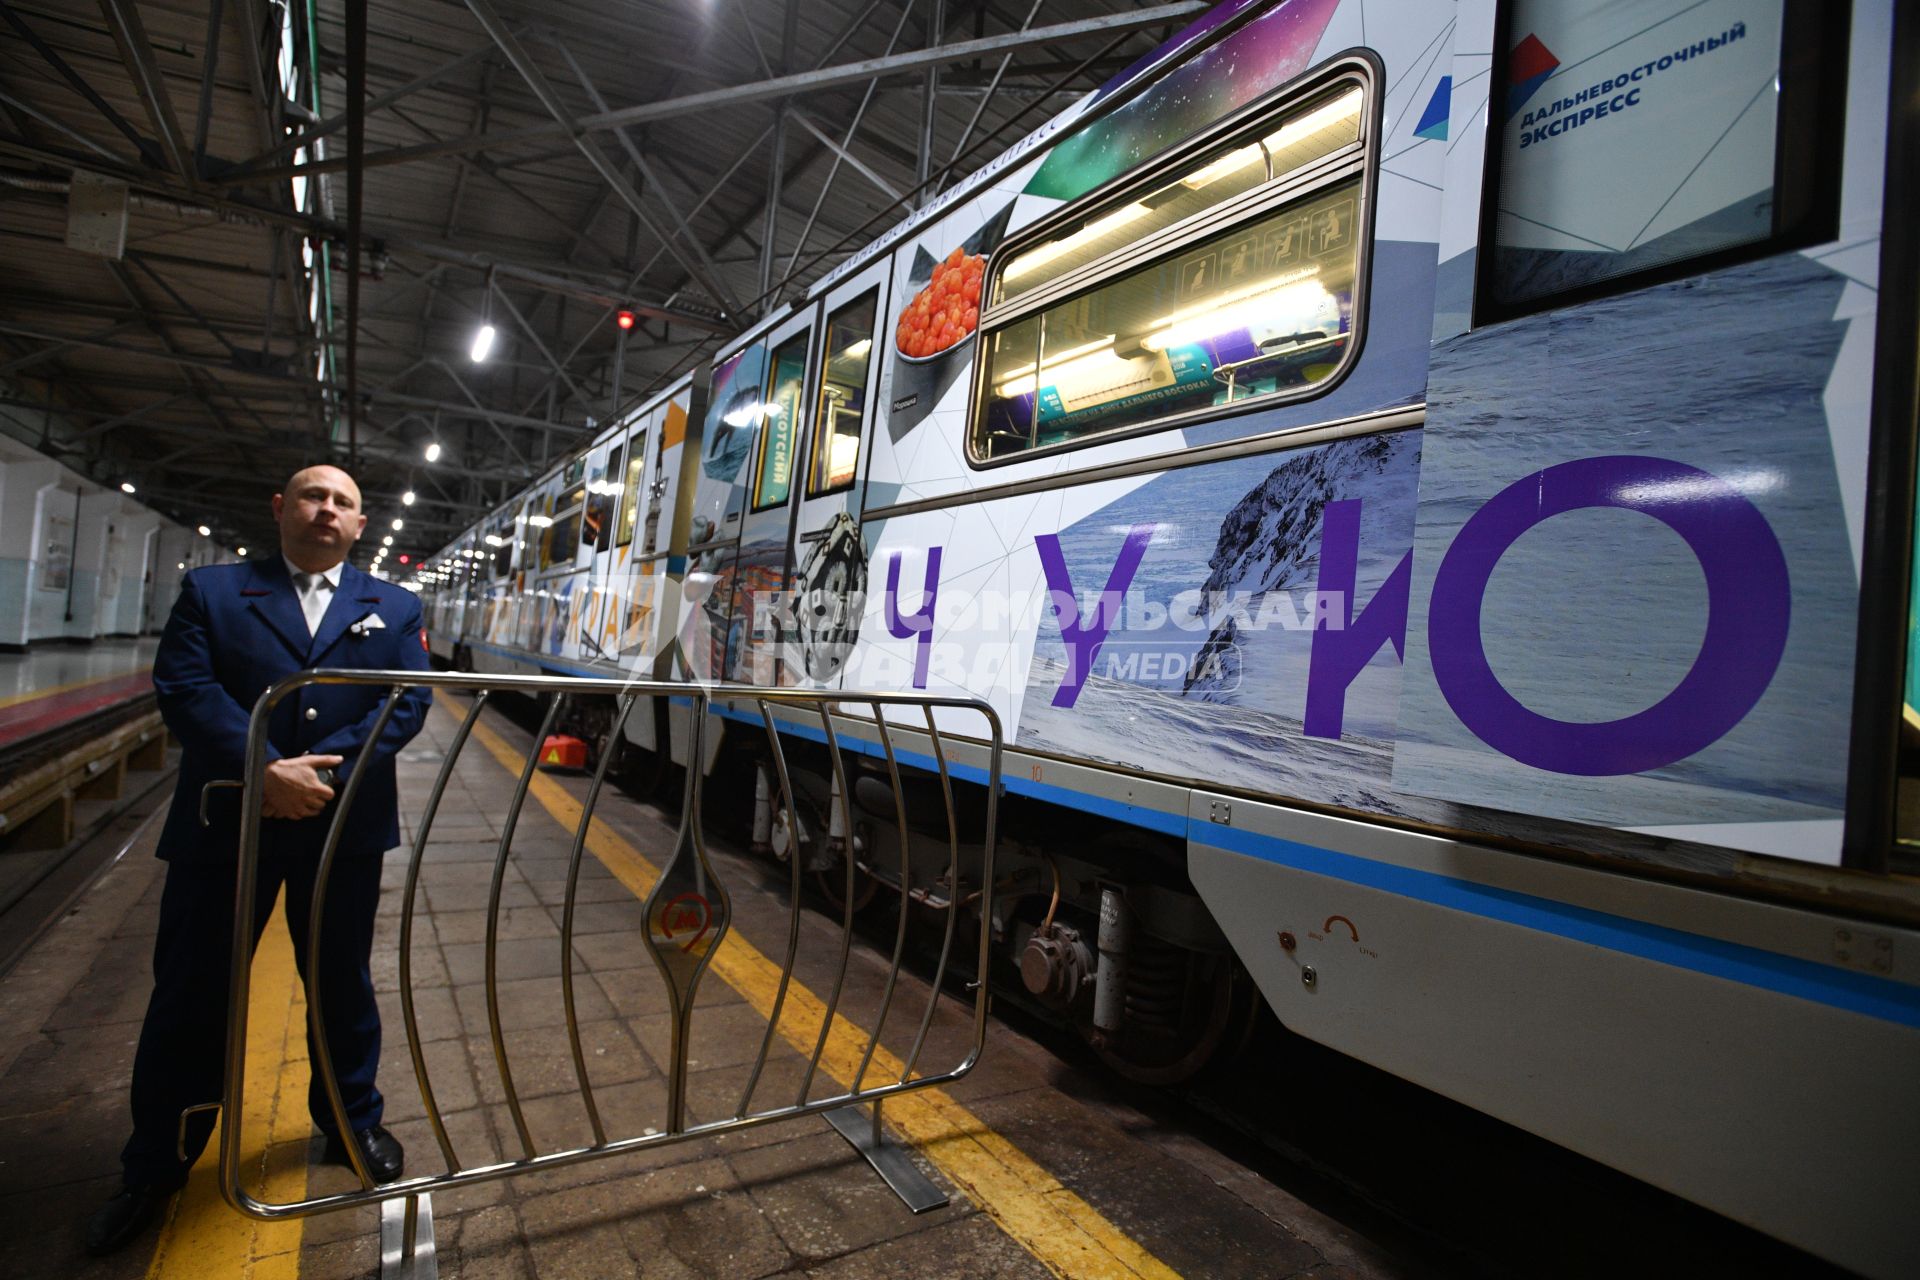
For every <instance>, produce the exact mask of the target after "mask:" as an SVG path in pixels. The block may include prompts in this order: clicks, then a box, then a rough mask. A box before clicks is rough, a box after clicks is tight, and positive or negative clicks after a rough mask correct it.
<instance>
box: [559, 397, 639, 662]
mask: <svg viewBox="0 0 1920 1280" xmlns="http://www.w3.org/2000/svg"><path fill="white" fill-rule="evenodd" d="M630 425H631V423H630V422H629V423H627V424H623V426H622V427H621V428H620V429H619V430H618V431H615V432H613V433H612V434H610V435H608V436H605V437H602V438H601V440H600V441H599V442H598V443H596V444H595V445H594V446H593V448H592V449H591V450H589V451H588V453H587V502H586V513H585V516H584V517H583V519H582V520H581V524H580V563H581V564H584V565H585V566H586V568H587V571H586V573H585V574H584V575H583V577H584V581H583V583H582V585H581V587H580V597H579V602H578V606H577V609H576V623H575V626H574V628H573V637H574V640H575V642H576V643H577V644H578V645H579V656H580V657H581V658H582V659H584V660H585V661H588V662H612V661H613V660H614V659H615V658H616V657H618V656H619V649H620V646H619V639H620V637H619V617H620V609H621V604H620V602H621V596H622V594H623V591H622V588H623V586H624V585H625V576H626V575H625V573H624V569H625V563H624V562H625V560H626V555H625V552H624V549H617V548H616V547H615V541H616V538H615V526H616V524H617V523H618V521H619V517H620V504H621V495H622V493H623V492H624V491H625V489H626V472H627V450H628V447H629V445H628V438H627V437H628V431H627V427H628V426H630Z"/></svg>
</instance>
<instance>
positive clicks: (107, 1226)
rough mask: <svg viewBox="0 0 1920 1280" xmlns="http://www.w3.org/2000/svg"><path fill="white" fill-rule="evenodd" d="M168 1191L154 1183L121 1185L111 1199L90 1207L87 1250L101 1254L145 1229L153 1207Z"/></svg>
mask: <svg viewBox="0 0 1920 1280" xmlns="http://www.w3.org/2000/svg"><path fill="white" fill-rule="evenodd" d="M172 1194H173V1193H172V1192H171V1191H160V1190H157V1189H155V1188H153V1187H122V1188H120V1193H119V1194H118V1195H116V1196H114V1198H113V1199H111V1200H109V1201H107V1202H106V1203H105V1204H103V1205H101V1206H100V1207H99V1208H98V1209H95V1210H94V1211H93V1216H92V1217H91V1218H88V1219H87V1228H86V1233H85V1239H86V1245H87V1252H88V1253H90V1254H92V1255H93V1256H94V1257H96V1258H104V1257H106V1256H107V1255H108V1254H110V1253H113V1252H115V1251H116V1250H118V1249H120V1248H121V1247H122V1246H123V1245H125V1244H126V1243H127V1242H128V1241H129V1240H132V1239H133V1238H134V1237H135V1236H137V1235H139V1234H140V1233H141V1232H142V1231H144V1230H146V1228H147V1224H148V1223H150V1222H152V1221H153V1217H154V1212H155V1210H157V1209H159V1207H160V1206H161V1205H163V1204H165V1203H166V1200H167V1197H168V1196H170V1195H172Z"/></svg>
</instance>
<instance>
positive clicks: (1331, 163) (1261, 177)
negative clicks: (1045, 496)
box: [968, 69, 1371, 465]
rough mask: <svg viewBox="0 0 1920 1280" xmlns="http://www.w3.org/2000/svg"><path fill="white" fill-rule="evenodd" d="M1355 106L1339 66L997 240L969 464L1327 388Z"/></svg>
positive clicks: (1360, 178)
mask: <svg viewBox="0 0 1920 1280" xmlns="http://www.w3.org/2000/svg"><path fill="white" fill-rule="evenodd" d="M1367 107H1368V84H1367V81H1366V80H1365V79H1364V78H1363V77H1362V75H1361V74H1360V72H1359V71H1358V69H1346V70H1343V71H1341V72H1339V73H1338V74H1336V75H1335V76H1333V77H1332V78H1331V81H1330V82H1323V83H1322V84H1321V85H1320V86H1318V87H1316V88H1313V89H1310V90H1308V91H1307V93H1306V94H1305V96H1304V97H1303V96H1301V95H1295V96H1294V97H1293V99H1292V100H1291V101H1290V102H1289V103H1287V104H1285V105H1283V106H1281V107H1279V108H1278V109H1268V110H1264V111H1260V112H1258V113H1257V114H1256V115H1255V116H1254V117H1253V118H1252V119H1251V120H1250V121H1249V122H1248V123H1246V124H1244V125H1241V126H1239V127H1236V128H1231V130H1230V132H1228V133H1227V136H1226V137H1225V138H1224V139H1223V138H1220V137H1218V136H1214V137H1212V138H1211V139H1209V140H1208V141H1207V142H1205V143H1202V144H1199V145H1197V146H1196V147H1195V148H1192V149H1189V150H1188V151H1187V152H1185V153H1184V154H1176V155H1172V156H1170V157H1168V159H1167V160H1166V161H1165V162H1164V163H1161V164H1157V165H1155V166H1154V169H1153V171H1152V172H1151V173H1149V174H1147V175H1145V176H1144V177H1143V178H1142V179H1140V180H1138V181H1136V182H1134V183H1132V184H1130V185H1129V186H1128V187H1125V188H1123V189H1121V190H1120V191H1119V192H1117V193H1107V194H1104V195H1103V196H1101V197H1099V198H1098V199H1097V202H1096V203H1093V204H1090V205H1089V206H1087V207H1085V208H1075V209H1072V210H1070V211H1068V212H1066V213H1065V214H1064V216H1062V217H1060V218H1058V219H1056V220H1053V221H1051V222H1048V223H1045V224H1043V225H1042V227H1040V228H1036V230H1035V232H1033V233H1031V234H1030V235H1028V236H1026V237H1023V238H1022V239H1021V240H1020V241H1019V242H1017V243H1016V244H1015V245H1013V246H1011V247H1010V248H1009V249H1008V250H1007V251H1005V252H1003V253H1001V254H1000V255H997V257H996V259H995V260H994V261H993V262H992V263H991V264H990V265H989V268H988V271H989V281H988V289H987V296H988V297H990V298H992V299H993V305H992V306H991V308H990V309H989V310H988V311H987V312H986V313H985V314H983V315H982V317H981V322H980V332H981V334H982V337H983V341H982V343H981V351H982V353H983V355H982V358H981V359H980V361H979V367H978V370H977V371H976V375H975V376H976V378H977V379H978V381H977V383H976V386H975V392H974V401H973V403H974V406H975V408H974V414H973V417H972V429H971V432H970V438H969V440H968V454H969V457H970V459H971V460H972V461H973V462H974V464H975V465H983V464H990V463H992V462H995V461H1005V460H1008V459H1010V458H1012V457H1015V456H1019V455H1023V454H1025V453H1027V452H1030V451H1032V450H1035V449H1045V448H1050V447H1066V446H1070V445H1073V444H1076V443H1079V442H1081V441H1082V440H1086V439H1090V438H1094V437H1105V436H1109V435H1112V434H1114V433H1116V432H1120V431H1129V432H1132V431H1141V430H1148V429H1155V428H1159V427H1164V426H1171V425H1174V424H1175V423H1176V422H1178V421H1180V420H1181V419H1182V418H1183V417H1186V416H1191V415H1196V414H1203V413H1207V412H1220V411H1223V410H1227V409H1228V408H1229V406H1231V408H1232V409H1235V410H1237V409H1238V408H1239V407H1240V406H1241V405H1243V404H1245V403H1248V402H1251V401H1255V400H1266V399H1269V398H1272V397H1287V398H1298V397H1301V396H1306V395H1312V394H1318V393H1319V392H1321V391H1324V390H1326V389H1327V388H1328V387H1330V386H1331V385H1332V383H1333V381H1334V380H1335V379H1336V377H1337V376H1338V375H1339V374H1340V373H1341V372H1342V371H1343V370H1344V369H1345V367H1346V365H1347V363H1348V362H1349V360H1350V358H1351V356H1352V353H1353V350H1354V347H1355V342H1354V337H1355V334H1356V332H1357V331H1358V327H1359V319H1360V317H1359V315H1358V314H1357V300H1358V299H1359V298H1360V296H1361V292H1362V277H1363V271H1364V258H1363V255H1362V253H1361V246H1362V244H1363V243H1364V241H1365V234H1364V232H1365V225H1366V199H1367V195H1366V192H1367V188H1366V186H1365V182H1364V179H1365V174H1366V167H1367V164H1368V163H1369V156H1368V151H1369V149H1370V145H1371V144H1370V142H1369V138H1370V136H1371V130H1370V128H1369V127H1368V111H1367Z"/></svg>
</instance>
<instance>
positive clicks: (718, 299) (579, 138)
mask: <svg viewBox="0 0 1920 1280" xmlns="http://www.w3.org/2000/svg"><path fill="white" fill-rule="evenodd" d="M467 8H468V9H469V10H471V11H472V13H473V16H474V17H476V18H478V19H479V20H480V25H481V26H482V27H484V28H486V32H487V34H488V35H490V36H492V37H493V42H494V43H495V44H497V45H499V46H500V52H502V53H503V54H505V55H506V57H507V61H508V62H510V63H512V64H513V68H514V70H515V71H518V72H519V73H520V78H521V79H522V80H525V81H526V82H527V87H528V88H529V89H531V90H533V95H534V97H536V98H538V99H540V105H542V106H543V107H545V108H546V109H547V111H548V113H549V114H551V115H552V116H553V118H554V122H555V124H556V125H557V126H558V127H559V129H560V131H561V132H562V133H564V134H567V135H568V136H570V137H571V138H572V139H573V144H574V146H576V147H578V148H579V150H580V154H581V155H583V156H585V157H586V158H587V163H588V164H590V165H592V166H593V167H594V169H595V171H596V172H598V173H599V175H600V176H601V177H602V178H604V179H605V180H606V182H607V185H608V186H609V187H611V188H612V189H613V193H614V194H615V195H616V196H618V197H619V198H620V202H621V203H622V204H624V205H626V206H627V208H628V209H630V210H632V211H633V215H634V217H636V218H639V219H640V221H641V223H642V224H643V225H644V226H645V227H646V228H647V230H648V231H649V232H651V233H652V234H653V235H654V236H655V237H656V238H657V239H659V240H660V242H661V243H662V244H664V245H666V246H667V247H668V251H669V252H671V253H672V254H673V256H674V260H675V261H677V262H678V263H679V264H680V266H681V269H682V270H684V271H685V272H686V273H687V274H688V275H690V276H692V277H693V278H694V279H695V280H697V281H699V283H700V287H701V288H703V289H705V290H706V291H707V296H708V297H710V298H712V299H713V300H714V302H715V303H716V304H718V305H719V306H720V307H721V308H722V309H723V310H724V311H725V312H726V313H727V314H728V315H735V314H737V313H738V312H739V310H740V306H739V303H738V302H736V301H735V300H734V297H733V293H732V291H731V290H730V289H728V288H727V286H726V284H725V283H724V282H723V281H722V280H721V279H720V278H719V276H718V275H717V274H715V273H714V272H713V271H711V270H709V269H708V265H707V264H705V263H703V262H701V261H700V256H701V255H698V254H696V255H694V256H693V257H691V258H689V257H687V256H686V255H683V254H682V253H681V252H680V251H679V250H676V249H674V248H673V247H672V245H673V242H672V240H671V239H670V238H669V237H668V236H667V234H666V232H664V231H663V230H661V228H660V225H659V223H658V222H656V221H655V220H654V217H653V214H652V213H651V212H650V211H649V210H648V209H647V207H646V205H645V203H644V202H642V201H641V199H640V193H639V192H638V191H635V190H634V189H633V185H632V184H631V183H629V182H628V181H627V177H626V175H625V174H624V173H621V172H620V169H619V166H617V165H615V164H614V163H613V161H612V160H611V159H610V158H609V157H608V156H607V154H606V153H605V152H604V151H602V150H601V149H600V146H599V144H598V143H597V142H595V141H593V139H591V138H588V137H587V136H585V134H584V133H583V132H581V131H579V130H578V129H577V128H576V127H575V126H574V124H573V122H572V120H571V118H570V115H569V113H568V110H567V104H566V103H564V102H562V101H561V100H560V95H559V93H558V92H557V91H556V90H555V89H554V87H553V85H552V84H551V83H550V82H549V81H548V80H547V77H546V74H545V73H544V72H543V71H541V70H540V68H539V66H538V65H536V64H535V62H534V60H533V55H532V54H530V53H528V52H527V48H526V46H525V45H523V44H521V43H520V41H519V39H518V38H517V37H516V36H515V35H514V34H513V32H512V31H511V30H510V29H509V28H508V27H507V24H506V21H505V20H504V19H502V18H501V16H500V13H499V11H498V10H496V9H495V8H494V7H493V5H492V3H491V2H490V0H467Z"/></svg>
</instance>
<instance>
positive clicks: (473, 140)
mask: <svg viewBox="0 0 1920 1280" xmlns="http://www.w3.org/2000/svg"><path fill="white" fill-rule="evenodd" d="M1208 7H1209V6H1208V5H1207V4H1206V3H1205V0H1174V3H1170V4H1162V5H1155V6H1153V7H1151V8H1147V9H1135V10H1131V11H1129V12H1126V13H1123V14H1114V15H1111V16H1107V17H1100V18H1085V19H1081V20H1080V21H1077V22H1062V23H1056V24H1054V25H1053V26H1048V27H1035V28H1033V29H1032V30H1031V31H1015V32H1009V33H1006V34H1003V35H995V36H986V37H983V38H980V39H977V40H956V41H954V42H953V43H951V44H944V45H941V46H939V47H937V48H933V49H915V50H912V51H909V52H907V53H896V54H891V55H889V56H887V57H884V58H868V59H864V60H862V61H859V62H849V63H844V64H842V65H840V66H835V67H823V68H820V69H817V70H814V71H802V72H798V73H796V74H793V75H787V76H776V77H774V78H773V79H771V80H762V81H760V82H758V83H756V84H742V85H732V86H729V87H727V88H724V89H714V90H709V91H707V92H703V93H692V94H686V95H684V96H682V97H678V98H668V99H665V100H663V101H660V102H643V103H640V104H638V105H636V106H631V107H621V108H618V109H616V110H613V111H602V112H598V113H596V114H593V115H586V116H578V117H573V118H567V117H565V116H564V115H563V116H562V117H561V118H560V119H558V120H556V121H555V122H554V123H553V124H545V125H528V126H525V127H523V128H519V129H507V130H502V131H500V132H498V133H494V134H483V135H471V136H468V137H465V138H449V139H448V140H447V141H445V142H440V143H429V144H426V145H423V146H417V147H392V148H388V149H387V150H384V151H376V152H374V153H373V154H371V155H369V156H368V157H367V158H366V161H365V167H367V168H380V167H383V166H386V165H395V164H410V163H412V162H414V161H417V160H431V159H436V158H438V157H441V156H450V155H465V154H467V153H469V152H473V151H485V150H494V149H498V148H500V147H503V146H507V145H510V144H514V143H520V142H531V141H537V140H540V139H546V138H572V139H575V140H576V141H577V140H578V139H579V138H581V137H583V136H585V135H587V134H592V133H603V132H605V131H607V130H609V129H618V128H622V127H625V126H627V125H635V124H644V123H646V122H648V121H651V120H667V119H671V118H673V117H675V116H684V115H695V114H698V113H700V112H703V111H713V110H717V109H721V108H725V107H734V106H741V105H743V104H745V103H749V102H764V101H766V100H768V99H771V98H785V97H794V96H797V95H800V94H807V93H817V92H819V91H820V90H822V89H833V88H838V87H839V86H841V85H847V84H859V83H862V82H864V81H867V80H872V79H874V78H876V77H880V76H890V75H899V74H902V73H905V72H911V71H919V70H922V69H923V68H925V67H928V66H941V65H946V64H949V63H954V62H970V61H972V60H973V59H975V58H978V57H983V56H985V55H987V54H993V53H1004V52H1006V51H1007V50H1009V49H1024V48H1031V47H1034V46H1036V45H1046V44H1053V43H1066V42H1071V41H1076V40H1080V39H1083V38H1092V37H1095V36H1113V35H1117V34H1123V33H1127V32H1133V31H1139V30H1143V29H1147V28H1151V27H1162V26H1166V25H1168V24H1169V23H1174V22H1178V21H1179V20H1181V19H1182V18H1188V17H1192V16H1194V15H1196V14H1199V13H1204V12H1205V11H1206V10H1207V8H1208ZM345 167H346V161H345V160H344V159H340V158H337V157H336V158H333V159H327V160H320V161H313V162H309V163H307V164H304V165H287V166H282V167H279V168H272V169H264V170H253V171H248V172H245V173H238V172H236V173H232V174H228V175H226V176H225V177H223V178H222V179H220V182H221V183H223V184H229V185H231V184H238V183H243V182H260V181H265V180H267V179H269V178H273V179H278V178H290V177H293V176H295V175H296V174H303V173H304V174H314V173H330V172H333V171H335V170H338V169H343V168H345Z"/></svg>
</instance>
